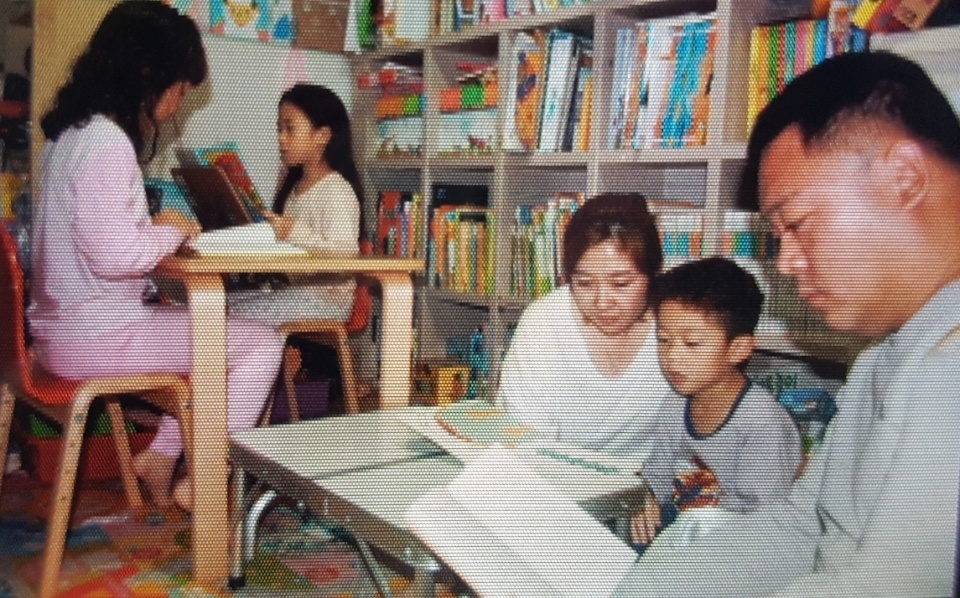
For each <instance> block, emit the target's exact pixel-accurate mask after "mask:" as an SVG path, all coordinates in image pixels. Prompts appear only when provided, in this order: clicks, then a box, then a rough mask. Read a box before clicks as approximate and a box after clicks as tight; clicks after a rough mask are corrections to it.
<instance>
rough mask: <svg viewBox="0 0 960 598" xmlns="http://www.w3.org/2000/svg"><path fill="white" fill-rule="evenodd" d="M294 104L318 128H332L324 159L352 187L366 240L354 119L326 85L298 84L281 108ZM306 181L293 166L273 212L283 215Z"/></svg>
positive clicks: (286, 177)
mask: <svg viewBox="0 0 960 598" xmlns="http://www.w3.org/2000/svg"><path fill="white" fill-rule="evenodd" d="M283 104H290V105H291V106H294V107H296V108H297V109H299V110H300V111H301V112H303V113H304V114H305V115H306V117H307V118H308V119H310V123H311V124H312V125H313V126H314V128H317V129H318V128H320V127H329V128H330V141H329V142H328V143H327V146H326V148H324V150H323V159H324V160H325V161H326V162H327V165H328V166H330V168H332V169H333V170H335V171H337V172H338V173H339V174H340V176H342V177H343V178H344V179H345V180H346V181H347V182H348V183H350V186H351V187H353V193H354V194H355V195H356V196H357V202H359V203H360V208H361V209H360V236H361V237H363V231H364V225H363V203H362V202H363V185H362V184H361V183H360V173H359V172H358V171H357V165H356V163H355V162H354V160H353V135H352V134H351V132H350V116H349V115H348V114H347V109H346V107H345V106H344V105H343V102H341V101H340V98H339V97H337V94H335V93H333V92H332V91H330V90H329V89H327V88H326V87H324V86H322V85H313V84H307V83H298V84H296V85H294V86H293V87H291V88H290V89H288V90H287V91H285V92H284V93H283V95H282V96H280V105H283ZM301 178H303V168H302V167H300V166H291V167H290V168H288V169H287V173H286V175H284V178H283V183H281V185H280V188H279V189H277V195H276V197H274V199H273V211H274V212H276V213H277V214H282V213H283V208H284V206H285V205H286V203H287V199H288V198H289V197H290V194H291V193H293V188H294V187H295V186H296V184H297V183H298V182H299V181H300V179H301Z"/></svg>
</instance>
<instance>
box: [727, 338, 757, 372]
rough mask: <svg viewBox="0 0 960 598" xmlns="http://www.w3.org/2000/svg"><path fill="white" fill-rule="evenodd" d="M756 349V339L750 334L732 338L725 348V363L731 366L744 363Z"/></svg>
mask: <svg viewBox="0 0 960 598" xmlns="http://www.w3.org/2000/svg"><path fill="white" fill-rule="evenodd" d="M756 348H757V338H756V337H755V336H753V335H752V334H741V335H740V336H735V337H733V340H731V341H730V344H729V345H728V346H727V361H728V362H729V363H730V364H732V365H740V364H742V363H746V362H747V361H748V360H749V359H750V356H751V355H753V351H754V349H756Z"/></svg>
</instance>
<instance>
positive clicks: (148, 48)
mask: <svg viewBox="0 0 960 598" xmlns="http://www.w3.org/2000/svg"><path fill="white" fill-rule="evenodd" d="M206 77H207V59H206V55H205V53H204V50H203V43H202V41H201V39H200V31H199V30H198V29H197V26H196V24H195V23H194V22H193V21H192V20H191V19H190V18H189V17H186V16H184V15H181V14H180V13H178V12H177V10H176V9H174V8H172V7H170V6H167V5H166V4H164V3H163V2H156V1H155V0H128V1H127V2H121V3H120V4H118V5H116V6H115V7H114V8H112V9H111V10H110V12H109V13H107V16H106V17H104V19H103V21H102V22H101V23H100V26H99V27H98V28H97V30H96V32H95V33H94V34H93V38H92V39H91V40H90V43H89V44H88V45H87V49H86V50H85V51H84V53H83V54H82V55H81V56H80V57H79V58H78V59H77V61H76V62H75V63H74V65H73V71H72V73H71V75H70V79H69V81H68V82H67V83H66V84H65V85H64V86H63V87H61V88H60V91H59V92H57V96H56V100H55V103H54V105H53V108H51V109H50V111H49V112H47V114H46V115H45V116H44V117H43V119H42V120H41V121H40V127H41V128H42V129H43V133H44V135H46V137H47V139H50V140H51V141H56V140H57V139H58V138H59V137H60V134H61V133H63V132H64V131H65V130H67V129H69V128H70V127H75V126H83V125H85V124H86V123H88V122H89V121H90V118H91V117H93V116H94V115H95V114H102V115H104V116H108V117H110V118H111V119H113V120H114V122H116V123H117V125H118V126H119V127H120V128H121V129H123V131H124V133H126V135H127V137H129V138H130V142H131V143H132V144H133V147H134V149H135V150H136V152H137V155H142V153H143V149H144V139H143V137H144V132H143V130H142V129H141V124H140V123H141V121H140V119H141V116H143V117H146V118H147V119H148V120H149V121H150V122H151V123H153V125H154V131H155V130H156V127H157V122H156V120H155V116H154V110H155V109H156V106H157V102H158V101H159V100H160V98H161V96H162V95H163V93H164V92H165V91H166V90H168V89H170V88H171V87H172V86H173V85H174V84H176V83H180V82H188V83H190V84H191V85H199V84H200V83H202V82H203V80H204V79H206ZM156 143H157V139H156V135H154V137H153V151H152V152H151V157H152V155H153V154H154V153H155V152H156Z"/></svg>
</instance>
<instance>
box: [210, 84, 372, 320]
mask: <svg viewBox="0 0 960 598" xmlns="http://www.w3.org/2000/svg"><path fill="white" fill-rule="evenodd" d="M277 136H278V139H279V143H280V160H281V161H282V163H283V165H284V167H285V168H286V171H285V173H284V177H283V179H282V181H281V183H280V187H279V189H278V191H277V196H276V197H275V198H274V201H273V213H272V214H269V215H268V216H267V219H268V220H269V221H270V224H272V225H273V228H274V230H275V232H276V234H277V238H278V239H280V240H281V241H287V242H289V243H293V244H294V245H298V246H300V247H303V248H305V249H308V250H310V251H312V252H317V253H323V254H327V255H344V256H352V255H356V254H357V250H358V245H357V242H358V238H359V236H360V231H361V230H362V225H361V210H360V200H359V198H360V197H362V196H363V192H362V189H361V186H360V177H359V174H358V173H357V167H356V164H355V163H354V161H353V149H352V141H351V133H350V118H349V115H348V114H347V110H346V108H345V107H344V105H343V102H341V101H340V98H338V97H337V95H336V94H335V93H333V92H332V91H330V90H329V89H327V88H326V87H323V86H320V85H308V84H302V83H301V84H297V85H294V86H293V87H291V88H290V89H288V90H287V91H286V92H284V94H283V95H282V96H281V98H280V106H279V115H278V118H277ZM288 283H289V284H288ZM355 284H356V283H355V282H354V279H353V277H350V276H334V275H329V274H327V275H311V276H296V277H290V280H289V281H284V282H280V283H276V282H275V283H274V284H273V285H271V286H269V287H266V285H265V288H263V289H256V290H249V291H238V292H234V293H231V294H230V297H229V306H230V313H231V314H232V315H235V316H241V317H245V318H250V319H255V320H260V321H262V322H267V323H269V324H272V325H274V326H279V325H281V324H284V323H287V322H291V321H294V320H303V319H313V318H325V319H335V320H341V321H346V320H347V318H349V316H350V312H351V310H352V307H353V291H354V286H355Z"/></svg>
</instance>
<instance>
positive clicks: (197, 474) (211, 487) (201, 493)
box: [184, 275, 230, 588]
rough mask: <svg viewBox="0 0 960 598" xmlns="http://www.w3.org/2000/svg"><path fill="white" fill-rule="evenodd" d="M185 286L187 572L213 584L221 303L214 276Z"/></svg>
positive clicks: (223, 447) (221, 465)
mask: <svg viewBox="0 0 960 598" xmlns="http://www.w3.org/2000/svg"><path fill="white" fill-rule="evenodd" d="M185 285H186V288H187V302H188V305H189V307H190V317H191V320H192V330H193V373H192V375H191V378H190V382H191V384H192V386H193V409H192V411H191V413H192V414H193V426H192V428H193V439H192V446H193V462H192V463H190V464H189V465H190V471H191V479H192V480H193V538H192V542H191V546H192V551H193V575H194V580H195V581H196V582H197V583H200V584H202V585H205V586H209V587H211V588H219V587H222V586H224V584H225V582H226V581H227V575H228V573H229V567H230V560H229V552H230V517H229V509H227V508H226V506H225V505H227V504H228V501H227V496H228V490H227V488H228V481H227V479H228V477H229V466H228V463H227V326H226V302H225V299H224V291H223V281H222V280H221V278H220V276H219V275H211V276H191V277H189V278H188V279H187V280H185ZM184 441H185V442H190V440H188V439H184Z"/></svg>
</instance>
